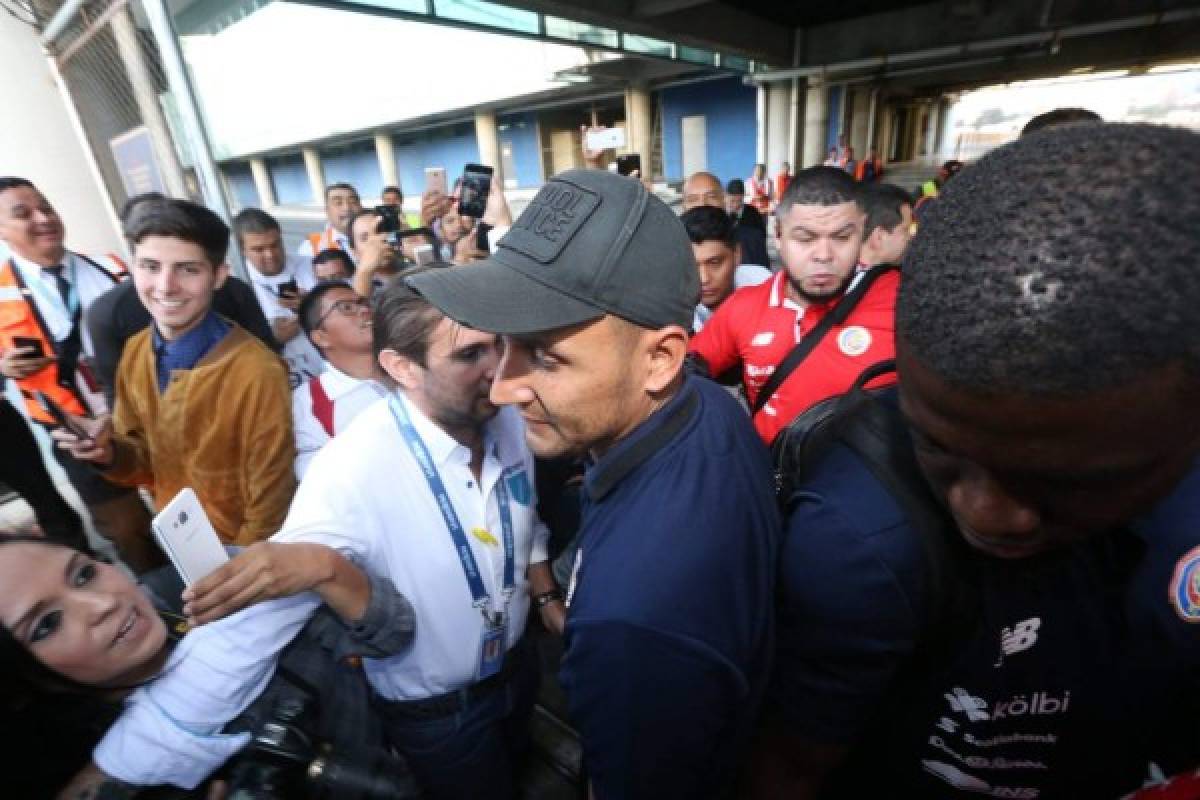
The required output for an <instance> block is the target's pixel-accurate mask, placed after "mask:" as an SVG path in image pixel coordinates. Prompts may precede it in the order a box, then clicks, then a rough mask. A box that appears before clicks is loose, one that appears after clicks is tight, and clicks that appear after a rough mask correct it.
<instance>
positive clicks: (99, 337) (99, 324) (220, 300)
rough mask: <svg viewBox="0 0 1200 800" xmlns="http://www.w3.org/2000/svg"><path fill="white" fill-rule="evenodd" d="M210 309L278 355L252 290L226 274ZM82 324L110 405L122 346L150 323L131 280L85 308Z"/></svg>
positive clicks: (147, 312)
mask: <svg viewBox="0 0 1200 800" xmlns="http://www.w3.org/2000/svg"><path fill="white" fill-rule="evenodd" d="M213 310H214V311H216V312H217V313H218V314H220V315H221V316H223V317H226V318H228V319H231V320H233V321H234V322H236V323H237V324H238V325H240V326H241V327H243V328H245V329H246V330H247V331H249V332H250V333H252V334H253V335H254V336H256V337H258V338H259V339H261V340H262V342H263V344H265V345H266V346H267V347H269V348H271V349H272V350H274V351H275V352H279V343H278V342H276V341H275V336H274V335H273V334H272V333H271V326H270V325H269V324H267V318H266V317H265V316H263V312H262V308H260V307H259V305H258V298H257V297H255V296H254V290H253V289H252V288H250V287H249V286H248V285H246V283H244V282H243V281H240V280H238V279H237V278H235V277H233V276H232V275H230V276H229V278H228V279H227V280H226V281H225V285H224V286H222V287H221V288H220V289H218V290H217V291H216V294H214V295H213ZM86 322H87V326H88V333H89V334H91V337H92V349H93V350H94V351H95V363H94V366H95V369H96V375H97V377H98V378H99V379H100V384H101V385H102V386H103V387H104V394H105V396H106V397H107V398H108V404H109V406H112V403H113V392H114V391H115V390H116V375H117V366H118V365H119V364H120V363H121V353H122V352H124V350H125V343H126V342H127V341H129V339H130V338H132V337H133V335H134V334H135V333H137V332H139V331H141V330H144V329H145V328H146V326H147V325H149V324H150V312H149V311H147V310H146V307H145V306H144V305H142V301H141V300H140V299H139V298H138V296H137V290H136V289H135V288H134V285H133V281H132V280H126V281H124V282H122V283H119V284H117V285H116V286H114V287H113V288H111V289H109V290H108V291H107V292H105V293H104V294H102V295H100V297H98V298H96V301H95V302H94V303H92V304H91V306H89V307H88V310H87V315H86Z"/></svg>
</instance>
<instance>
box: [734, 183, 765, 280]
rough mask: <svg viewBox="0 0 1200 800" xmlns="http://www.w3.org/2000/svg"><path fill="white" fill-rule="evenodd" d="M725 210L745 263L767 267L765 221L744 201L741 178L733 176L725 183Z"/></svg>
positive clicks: (744, 194) (755, 209)
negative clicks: (735, 233) (739, 244)
mask: <svg viewBox="0 0 1200 800" xmlns="http://www.w3.org/2000/svg"><path fill="white" fill-rule="evenodd" d="M725 210H726V211H728V212H729V216H730V217H731V218H732V219H733V224H734V228H735V230H736V231H737V237H738V242H739V243H741V246H742V259H743V260H744V261H745V263H747V264H758V265H759V266H760V267H769V266H770V265H771V258H770V256H768V255H767V221H766V220H765V219H763V215H762V214H761V213H759V211H758V209H757V208H755V207H754V206H752V205H748V204H747V203H746V185H745V183H743V182H742V179H741V178H734V179H733V180H731V181H730V182H729V183H728V185H726V187H725Z"/></svg>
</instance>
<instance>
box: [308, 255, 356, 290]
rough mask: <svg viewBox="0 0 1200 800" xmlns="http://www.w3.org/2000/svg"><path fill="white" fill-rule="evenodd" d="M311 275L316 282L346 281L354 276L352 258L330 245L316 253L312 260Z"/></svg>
mask: <svg viewBox="0 0 1200 800" xmlns="http://www.w3.org/2000/svg"><path fill="white" fill-rule="evenodd" d="M312 268H313V276H314V277H315V278H316V279H317V282H318V283H320V282H322V281H346V282H349V281H350V279H351V278H353V277H354V260H353V259H352V258H350V254H349V253H347V252H346V251H344V250H338V249H336V248H333V247H330V248H328V249H325V250H322V251H321V252H319V253H317V255H316V257H315V258H313V260H312Z"/></svg>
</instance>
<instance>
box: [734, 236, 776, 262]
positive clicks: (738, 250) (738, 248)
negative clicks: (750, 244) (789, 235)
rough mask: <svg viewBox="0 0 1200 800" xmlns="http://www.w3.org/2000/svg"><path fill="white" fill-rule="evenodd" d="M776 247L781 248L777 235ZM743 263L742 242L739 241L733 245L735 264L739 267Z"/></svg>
mask: <svg viewBox="0 0 1200 800" xmlns="http://www.w3.org/2000/svg"><path fill="white" fill-rule="evenodd" d="M775 247H776V249H778V248H779V237H778V236H776V237H775ZM741 264H742V243H741V242H738V243H737V244H735V245H734V246H733V266H734V267H739V266H741Z"/></svg>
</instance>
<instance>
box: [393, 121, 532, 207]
mask: <svg viewBox="0 0 1200 800" xmlns="http://www.w3.org/2000/svg"><path fill="white" fill-rule="evenodd" d="M392 142H393V147H394V149H395V153H396V173H397V174H398V175H399V176H400V188H401V189H403V190H404V197H405V204H406V205H407V203H408V198H409V197H418V196H420V194H421V192H423V191H425V168H426V167H444V168H445V170H446V185H447V187H448V188H449V187H452V186H454V181H455V180H456V179H457V178H458V177H459V176H460V175H462V171H463V167H464V166H465V165H466V164H474V163H477V162H478V161H479V146H478V144H476V141H475V125H474V123H466V124H463V125H455V126H453V127H448V128H436V129H434V130H429V131H420V132H418V133H411V134H398V135H396V136H394V137H393V138H392ZM514 155H515V154H514Z"/></svg>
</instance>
